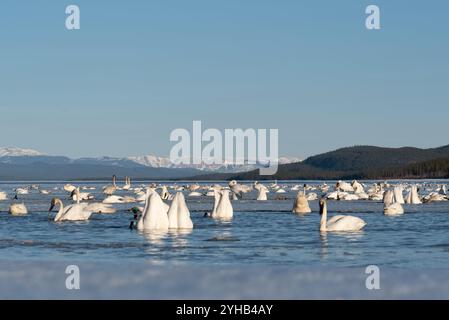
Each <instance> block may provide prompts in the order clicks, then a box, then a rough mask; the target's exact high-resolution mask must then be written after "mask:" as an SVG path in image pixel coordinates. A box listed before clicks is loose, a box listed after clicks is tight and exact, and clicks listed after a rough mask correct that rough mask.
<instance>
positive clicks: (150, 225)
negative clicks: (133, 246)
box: [137, 188, 169, 231]
mask: <svg viewBox="0 0 449 320" xmlns="http://www.w3.org/2000/svg"><path fill="white" fill-rule="evenodd" d="M167 211H168V209H167V205H166V204H165V203H163V201H162V199H161V197H160V196H159V194H158V193H157V192H155V191H154V190H152V189H150V188H148V190H147V200H146V202H145V208H144V209H143V213H142V216H141V217H140V219H139V221H138V223H137V229H138V230H162V231H165V230H167V231H168V227H169V221H168V215H167Z"/></svg>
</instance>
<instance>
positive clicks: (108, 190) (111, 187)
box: [103, 174, 117, 196]
mask: <svg viewBox="0 0 449 320" xmlns="http://www.w3.org/2000/svg"><path fill="white" fill-rule="evenodd" d="M116 180H117V177H116V176H115V174H114V175H113V176H112V185H109V186H106V187H104V188H103V193H104V194H105V195H107V196H112V194H113V193H114V192H115V191H117V185H116V183H115V182H116Z"/></svg>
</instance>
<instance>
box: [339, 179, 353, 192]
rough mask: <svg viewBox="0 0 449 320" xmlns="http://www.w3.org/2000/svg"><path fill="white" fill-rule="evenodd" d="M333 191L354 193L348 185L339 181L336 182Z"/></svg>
mask: <svg viewBox="0 0 449 320" xmlns="http://www.w3.org/2000/svg"><path fill="white" fill-rule="evenodd" d="M335 189H336V190H337V191H338V190H339V191H343V192H354V188H353V187H352V186H351V185H350V184H349V183H347V182H344V181H341V180H340V181H338V182H337V184H336V185H335Z"/></svg>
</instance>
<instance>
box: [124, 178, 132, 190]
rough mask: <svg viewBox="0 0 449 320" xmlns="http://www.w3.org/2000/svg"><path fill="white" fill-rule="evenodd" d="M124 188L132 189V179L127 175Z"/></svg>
mask: <svg viewBox="0 0 449 320" xmlns="http://www.w3.org/2000/svg"><path fill="white" fill-rule="evenodd" d="M122 189H123V190H129V189H131V179H130V178H128V177H126V178H125V185H124V186H123V187H122Z"/></svg>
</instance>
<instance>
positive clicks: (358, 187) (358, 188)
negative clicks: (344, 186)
mask: <svg viewBox="0 0 449 320" xmlns="http://www.w3.org/2000/svg"><path fill="white" fill-rule="evenodd" d="M351 186H352V188H353V189H354V193H365V189H364V188H363V186H362V184H361V183H360V182H358V181H357V180H354V181H352V184H351Z"/></svg>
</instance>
